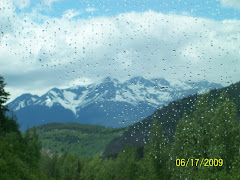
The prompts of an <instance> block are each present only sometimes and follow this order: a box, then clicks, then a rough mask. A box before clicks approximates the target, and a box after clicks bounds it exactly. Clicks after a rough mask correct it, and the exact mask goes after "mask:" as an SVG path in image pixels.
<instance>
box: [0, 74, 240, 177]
mask: <svg viewBox="0 0 240 180" xmlns="http://www.w3.org/2000/svg"><path fill="white" fill-rule="evenodd" d="M238 86H239V84H235V85H232V86H230V87H229V88H225V89H222V90H220V91H216V90H214V91H212V92H209V93H207V94H204V95H195V96H192V97H191V98H186V99H183V100H180V101H177V102H174V104H175V105H174V106H173V103H172V104H169V105H168V106H166V107H163V108H162V110H161V109H160V110H158V112H156V113H155V114H153V116H152V118H151V121H150V120H149V118H147V119H146V120H143V121H141V122H139V123H138V124H137V125H133V126H131V127H128V128H126V129H120V130H117V129H116V130H115V131H114V130H113V129H110V128H109V129H108V128H106V129H102V128H100V127H98V126H94V127H93V129H91V128H90V126H85V127H84V126H82V127H84V129H85V130H86V129H88V130H89V129H91V130H90V131H92V130H96V131H97V129H98V130H99V132H98V133H96V136H95V137H94V136H92V138H96V139H95V140H96V141H98V140H99V141H102V143H103V145H104V146H105V145H106V147H105V150H104V152H103V153H97V152H99V151H102V148H103V147H102V146H101V147H100V146H98V147H99V149H98V150H97V151H94V152H93V151H92V152H90V154H91V155H92V156H89V155H90V154H88V155H86V156H85V157H83V156H80V155H79V154H78V153H77V152H76V149H75V150H74V151H73V150H71V151H69V152H68V153H66V151H65V150H62V151H61V148H62V147H61V148H60V146H59V145H55V146H54V145H53V146H51V145H48V146H49V147H51V148H54V147H56V148H57V149H56V153H54V152H53V151H51V152H49V151H44V150H43V146H47V143H50V144H51V143H53V142H52V139H53V138H51V141H50V140H49V141H46V139H47V138H46V137H47V134H46V132H48V131H49V130H50V129H52V127H51V126H54V124H51V125H45V126H42V127H38V130H37V128H31V129H28V130H27V131H25V132H24V133H22V132H20V130H19V125H18V123H17V119H16V117H15V116H14V114H13V113H7V112H8V109H7V107H5V106H4V104H5V103H6V101H7V99H8V96H9V94H8V93H7V92H6V91H5V83H4V79H3V78H2V77H0V118H1V119H0V179H1V180H22V179H23V180H35V179H40V180H45V179H46V180H47V179H49V180H54V179H56V180H80V179H86V180H92V179H99V180H100V179H101V180H113V179H116V180H134V179H146V180H148V179H149V180H156V179H240V164H239V163H240V162H239V160H240V136H239V134H240V124H239V114H240V113H239V102H240V101H238V99H239V93H238V92H239V90H238V88H237V87H238ZM229 91H234V93H229ZM192 99H194V100H192ZM185 103H186V104H185ZM176 104H180V105H181V109H182V111H180V110H177V108H176V107H177V105H176ZM183 104H185V106H183ZM173 107H174V108H175V109H174V108H173ZM163 109H166V110H169V111H164V112H163ZM170 109H171V110H170ZM160 112H161V113H162V114H160V115H159V113H160ZM167 112H169V113H170V116H166V114H167ZM9 114H11V115H9ZM160 116H161V117H170V118H167V120H166V119H165V121H164V122H163V121H161V118H160ZM174 118H175V120H174ZM176 119H177V120H176ZM146 122H148V123H149V124H151V126H147V127H146V126H145V125H146ZM139 124H141V127H146V129H145V130H146V131H147V132H150V133H146V134H147V136H149V137H148V139H146V140H145V141H142V142H144V143H142V144H139V143H138V141H139V140H140V139H141V137H140V135H139V139H136V136H135V141H133V139H131V141H126V142H128V143H120V142H121V138H122V137H125V139H126V138H127V137H128V136H127V135H128V134H131V132H132V130H131V128H133V129H134V128H136V127H138V130H139V129H140V130H141V131H140V132H142V133H143V131H145V130H142V129H141V128H140V125H139ZM55 125H56V126H57V127H58V128H55V130H54V131H53V133H52V134H51V136H54V137H56V138H57V132H58V131H60V130H62V129H63V128H62V125H61V124H55ZM68 126H69V125H68ZM76 127H78V126H76ZM48 128H49V129H48ZM71 128H72V127H71ZM78 128H80V126H79V127H78ZM78 128H76V131H80V130H79V129H78ZM38 131H46V132H45V135H40V134H41V133H39V132H38ZM68 131H69V132H72V131H70V130H68ZM68 131H67V130H66V128H64V131H61V133H62V134H60V136H59V138H67V139H69V138H68V136H67V134H69V132H68ZM123 131H124V132H123ZM103 132H105V134H107V133H108V134H110V135H111V137H113V139H111V138H110V136H108V135H105V136H101V138H99V139H97V136H98V137H100V134H101V133H103ZM138 132H139V131H138ZM42 133H43V132H42ZM38 134H39V135H38ZM86 134H87V135H88V137H87V138H89V136H91V134H90V135H89V133H86ZM48 135H49V134H48ZM83 135H84V134H81V133H80V132H78V134H77V135H76V136H75V137H78V138H80V140H81V137H83ZM40 137H41V138H40ZM69 137H70V136H69ZM71 137H72V136H71ZM142 137H143V136H142ZM41 139H45V140H41ZM129 139H130V138H129ZM85 140H86V139H85ZM61 141H65V140H64V139H62V140H61ZM110 141H111V142H110ZM69 142H70V140H69ZM116 142H117V143H116ZM107 143H109V144H108V145H107ZM114 144H120V145H121V147H122V146H123V145H124V147H123V149H121V148H119V151H117V150H116V149H115V150H113V151H111V148H110V147H111V146H110V145H114ZM81 145H84V144H83V143H81ZM65 147H66V145H65ZM116 147H117V146H116ZM116 147H115V148H116ZM119 147H120V146H119ZM59 148H60V149H59ZM75 148H77V147H76V146H75ZM89 148H91V146H89ZM113 148H114V147H113ZM109 149H110V150H109ZM74 152H75V153H74ZM95 153H96V154H95ZM93 154H95V155H93ZM196 159H199V163H196ZM206 159H213V160H214V159H215V160H220V159H222V163H219V162H220V161H219V162H218V163H217V164H214V165H213V164H212V165H211V163H209V162H208V163H207V160H206ZM179 160H180V164H179ZM184 160H185V161H184ZM188 160H190V163H188ZM192 160H194V162H193V161H192ZM202 160H203V161H202ZM201 161H202V162H203V163H200V162H201ZM191 162H192V163H191ZM187 164H188V165H187Z"/></svg>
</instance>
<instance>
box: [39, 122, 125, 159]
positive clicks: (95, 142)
mask: <svg viewBox="0 0 240 180" xmlns="http://www.w3.org/2000/svg"><path fill="white" fill-rule="evenodd" d="M123 130H124V129H114V128H107V127H103V126H96V125H86V124H78V123H66V124H65V123H50V124H45V125H41V126H39V127H37V134H38V135H39V140H40V141H41V142H42V148H43V151H45V152H48V153H50V154H52V153H54V152H58V153H64V152H67V153H70V154H74V153H77V154H78V156H79V157H91V156H94V155H96V154H98V153H101V152H102V151H103V150H104V147H105V146H106V145H107V144H108V143H109V142H110V141H111V140H112V139H113V138H115V137H118V136H120V135H121V133H123Z"/></svg>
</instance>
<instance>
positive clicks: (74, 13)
mask: <svg viewBox="0 0 240 180" xmlns="http://www.w3.org/2000/svg"><path fill="white" fill-rule="evenodd" d="M80 14H81V13H80V12H78V11H77V10H74V9H69V10H67V11H65V12H64V13H63V15H62V17H63V18H68V19H71V18H73V17H75V16H78V15H80Z"/></svg>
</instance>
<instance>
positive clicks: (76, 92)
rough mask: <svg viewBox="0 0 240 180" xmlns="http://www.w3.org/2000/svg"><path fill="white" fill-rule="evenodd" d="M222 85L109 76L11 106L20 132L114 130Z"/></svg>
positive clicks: (26, 98) (26, 96)
mask: <svg viewBox="0 0 240 180" xmlns="http://www.w3.org/2000/svg"><path fill="white" fill-rule="evenodd" d="M221 87H222V86H221V85H220V84H215V83H209V82H207V81H201V82H195V83H193V82H191V83H190V82H181V81H175V82H171V83H170V82H168V81H167V80H165V79H161V78H158V79H144V78H143V77H134V78H131V79H129V80H127V81H125V82H119V81H118V80H117V79H112V78H110V77H107V78H105V79H103V80H102V81H100V82H98V83H95V84H91V85H88V86H75V87H71V88H67V89H57V88H53V89H51V90H49V91H48V92H47V93H46V94H44V95H42V96H41V97H39V96H36V95H31V94H23V95H21V96H19V97H18V98H16V99H15V100H13V101H12V102H10V103H9V104H8V107H9V109H11V110H13V111H15V112H16V115H17V117H18V121H19V124H20V126H21V129H22V130H24V129H26V128H28V127H32V126H34V125H40V124H45V123H50V122H79V123H82V124H98V125H104V126H111V127H121V126H126V125H130V124H132V123H134V122H136V121H138V120H141V119H143V118H145V117H147V116H149V115H151V114H152V113H153V112H154V111H155V110H156V108H157V107H161V106H163V105H167V104H168V103H169V102H171V101H174V100H177V99H181V98H183V97H186V96H189V95H191V94H196V93H203V92H206V91H208V90H210V89H213V88H221Z"/></svg>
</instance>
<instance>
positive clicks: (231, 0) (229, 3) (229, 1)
mask: <svg viewBox="0 0 240 180" xmlns="http://www.w3.org/2000/svg"><path fill="white" fill-rule="evenodd" d="M220 1H221V3H222V5H223V6H224V7H233V8H238V9H240V1H239V0H220Z"/></svg>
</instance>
